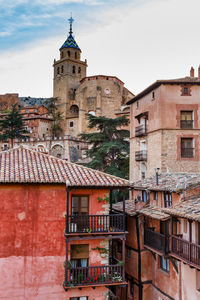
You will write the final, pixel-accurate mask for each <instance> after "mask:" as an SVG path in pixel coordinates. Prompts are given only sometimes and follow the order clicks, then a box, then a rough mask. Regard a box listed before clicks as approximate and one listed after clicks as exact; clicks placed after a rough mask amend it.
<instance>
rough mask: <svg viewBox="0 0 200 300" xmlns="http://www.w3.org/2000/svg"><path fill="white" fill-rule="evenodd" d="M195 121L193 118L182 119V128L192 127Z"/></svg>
mask: <svg viewBox="0 0 200 300" xmlns="http://www.w3.org/2000/svg"><path fill="white" fill-rule="evenodd" d="M192 128H193V121H192V120H181V129H192Z"/></svg>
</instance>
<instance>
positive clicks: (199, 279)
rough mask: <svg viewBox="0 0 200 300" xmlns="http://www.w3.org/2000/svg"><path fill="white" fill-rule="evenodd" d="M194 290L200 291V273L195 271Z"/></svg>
mask: <svg viewBox="0 0 200 300" xmlns="http://www.w3.org/2000/svg"><path fill="white" fill-rule="evenodd" d="M196 289H197V290H198V291H200V271H199V270H196Z"/></svg>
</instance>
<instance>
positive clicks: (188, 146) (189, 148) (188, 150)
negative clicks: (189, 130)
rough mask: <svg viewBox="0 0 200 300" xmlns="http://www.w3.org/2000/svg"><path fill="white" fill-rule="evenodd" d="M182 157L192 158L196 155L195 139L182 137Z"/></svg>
mask: <svg viewBox="0 0 200 300" xmlns="http://www.w3.org/2000/svg"><path fill="white" fill-rule="evenodd" d="M181 157H183V158H192V157H194V139H193V138H181Z"/></svg>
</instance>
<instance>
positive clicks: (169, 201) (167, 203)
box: [164, 191, 173, 207]
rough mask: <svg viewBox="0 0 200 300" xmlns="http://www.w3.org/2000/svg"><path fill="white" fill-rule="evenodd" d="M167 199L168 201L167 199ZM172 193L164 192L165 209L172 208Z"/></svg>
mask: <svg viewBox="0 0 200 300" xmlns="http://www.w3.org/2000/svg"><path fill="white" fill-rule="evenodd" d="M166 197H167V199H166ZM172 204H173V202H172V193H171V192H169V191H165V192H164V207H170V206H172Z"/></svg>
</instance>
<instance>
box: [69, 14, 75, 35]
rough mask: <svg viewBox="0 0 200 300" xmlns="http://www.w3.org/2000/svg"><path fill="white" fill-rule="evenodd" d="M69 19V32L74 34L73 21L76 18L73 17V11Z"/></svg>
mask: <svg viewBox="0 0 200 300" xmlns="http://www.w3.org/2000/svg"><path fill="white" fill-rule="evenodd" d="M68 21H69V24H70V30H69V34H72V23H73V22H74V19H73V18H72V13H71V17H70V18H69V19H68Z"/></svg>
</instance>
